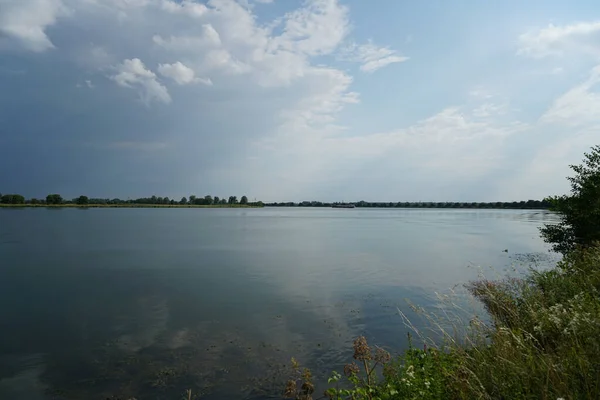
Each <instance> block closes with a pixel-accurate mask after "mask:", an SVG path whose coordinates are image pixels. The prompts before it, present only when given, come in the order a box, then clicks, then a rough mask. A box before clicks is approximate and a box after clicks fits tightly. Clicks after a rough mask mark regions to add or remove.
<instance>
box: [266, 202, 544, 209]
mask: <svg viewBox="0 0 600 400" xmlns="http://www.w3.org/2000/svg"><path fill="white" fill-rule="evenodd" d="M339 204H352V205H354V206H355V207H357V208H467V209H469V208H476V209H480V208H481V209H513V210H543V209H549V208H550V206H551V202H550V201H549V200H527V201H512V202H503V201H496V202H488V203H478V202H448V201H446V202H431V201H430V202H421V201H420V202H368V201H362V200H361V201H358V202H354V203H339V202H333V203H327V202H322V201H302V202H300V203H294V202H287V203H286V202H283V203H266V206H268V207H332V206H334V205H339Z"/></svg>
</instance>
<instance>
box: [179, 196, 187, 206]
mask: <svg viewBox="0 0 600 400" xmlns="http://www.w3.org/2000/svg"><path fill="white" fill-rule="evenodd" d="M179 204H182V205H185V204H187V199H186V198H185V196H184V197H182V198H181V200H179Z"/></svg>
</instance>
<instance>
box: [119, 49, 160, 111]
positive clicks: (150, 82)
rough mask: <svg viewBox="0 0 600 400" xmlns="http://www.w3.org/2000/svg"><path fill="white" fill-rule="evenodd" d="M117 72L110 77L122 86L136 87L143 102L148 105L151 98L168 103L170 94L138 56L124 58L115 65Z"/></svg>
mask: <svg viewBox="0 0 600 400" xmlns="http://www.w3.org/2000/svg"><path fill="white" fill-rule="evenodd" d="M116 70H117V74H115V75H112V76H111V77H110V78H111V79H113V80H114V81H115V82H117V84H118V85H120V86H123V87H129V88H132V87H137V88H138V89H139V93H140V98H141V100H142V102H144V104H146V105H149V104H150V103H151V102H152V101H153V100H156V101H159V102H163V103H167V104H168V103H170V102H171V96H170V95H169V92H168V91H167V88H166V87H164V86H163V85H162V84H160V82H158V80H157V79H156V74H155V73H154V72H152V71H151V70H149V69H147V68H146V66H145V65H144V63H143V62H142V61H141V60H140V59H139V58H133V59H126V60H123V63H121V64H119V65H118V66H116Z"/></svg>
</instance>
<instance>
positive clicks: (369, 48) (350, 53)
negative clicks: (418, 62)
mask: <svg viewBox="0 0 600 400" xmlns="http://www.w3.org/2000/svg"><path fill="white" fill-rule="evenodd" d="M341 57H342V59H344V60H348V61H354V62H359V63H361V64H362V65H361V66H360V70H361V71H363V72H375V71H377V70H378V69H380V68H383V67H386V66H388V65H390V64H394V63H400V62H404V61H407V60H408V57H404V56H400V55H398V54H396V51H394V50H391V49H390V48H388V47H379V46H376V45H374V44H373V43H371V42H369V43H367V44H361V45H359V44H356V43H353V44H351V45H350V46H348V47H346V48H345V49H344V50H343V51H342V52H341Z"/></svg>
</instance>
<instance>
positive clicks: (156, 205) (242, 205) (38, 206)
mask: <svg viewBox="0 0 600 400" xmlns="http://www.w3.org/2000/svg"><path fill="white" fill-rule="evenodd" d="M0 208H263V206H256V205H249V204H210V205H208V204H0Z"/></svg>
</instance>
